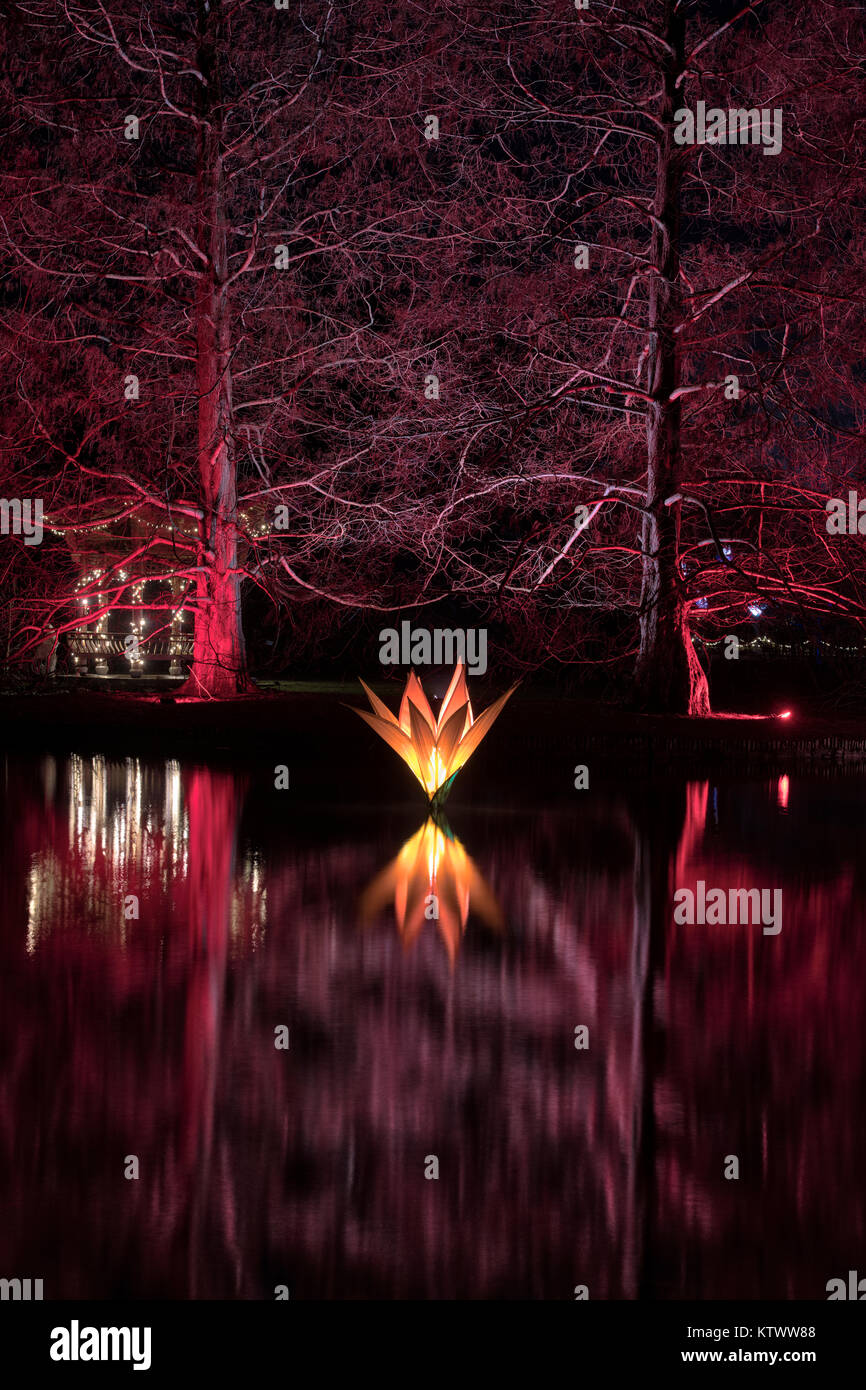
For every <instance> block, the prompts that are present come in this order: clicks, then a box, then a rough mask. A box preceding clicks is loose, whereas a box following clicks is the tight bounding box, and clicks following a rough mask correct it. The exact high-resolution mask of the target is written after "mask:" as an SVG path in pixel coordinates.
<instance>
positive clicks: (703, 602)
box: [695, 598, 707, 608]
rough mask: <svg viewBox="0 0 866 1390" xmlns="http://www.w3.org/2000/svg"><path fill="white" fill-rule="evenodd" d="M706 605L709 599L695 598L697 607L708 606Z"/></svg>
mask: <svg viewBox="0 0 866 1390" xmlns="http://www.w3.org/2000/svg"><path fill="white" fill-rule="evenodd" d="M706 606H707V600H706V599H705V598H699V599H696V600H695V608H706Z"/></svg>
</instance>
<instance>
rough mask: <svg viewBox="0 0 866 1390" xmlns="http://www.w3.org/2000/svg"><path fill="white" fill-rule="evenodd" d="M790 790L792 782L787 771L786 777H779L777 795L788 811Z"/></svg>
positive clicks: (784, 809) (782, 806)
mask: <svg viewBox="0 0 866 1390" xmlns="http://www.w3.org/2000/svg"><path fill="white" fill-rule="evenodd" d="M790 790H791V783H790V781H789V779H788V774H787V773H785V775H784V777H780V778H779V785H778V787H777V789H776V797H777V800H778V803H779V805H780V806H781V808H782V810H783V811H787V809H788V793H789V792H790Z"/></svg>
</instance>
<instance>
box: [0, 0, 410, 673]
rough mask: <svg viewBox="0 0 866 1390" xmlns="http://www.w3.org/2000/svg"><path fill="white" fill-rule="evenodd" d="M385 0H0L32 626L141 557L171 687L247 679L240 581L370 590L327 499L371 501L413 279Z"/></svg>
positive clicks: (103, 589)
mask: <svg viewBox="0 0 866 1390" xmlns="http://www.w3.org/2000/svg"><path fill="white" fill-rule="evenodd" d="M386 12H387V7H383V6H380V5H378V4H369V5H366V6H363V7H352V6H350V7H346V8H344V9H342V10H341V9H338V8H336V7H332V6H329V7H321V6H317V5H312V4H311V5H309V6H308V5H305V4H300V5H298V6H293V7H292V10H291V12H287V11H286V10H284V9H279V10H278V9H276V8H275V7H273V6H264V5H261V4H258V3H252V0H211V2H210V3H204V0H200V3H198V4H197V5H192V6H191V5H188V4H186V3H180V0H151V2H150V3H148V4H146V5H144V6H143V7H142V6H139V7H134V8H133V9H132V10H130V9H129V7H128V6H125V5H121V4H118V3H114V0H111V2H110V3H102V0H68V3H66V4H64V5H63V6H62V7H61V9H60V10H59V11H58V9H57V7H56V6H54V5H53V4H44V5H41V6H40V5H39V4H37V6H35V7H23V6H22V7H19V9H18V10H17V12H16V15H15V19H16V20H17V23H16V25H14V26H13V31H12V33H11V34H10V39H9V43H8V48H7V52H6V63H5V67H6V85H5V108H6V112H7V123H6V132H5V134H6V141H7V145H8V146H9V147H10V153H11V147H12V146H13V145H14V146H15V157H14V158H13V159H10V160H9V161H7V164H8V166H9V168H10V173H9V174H8V177H7V179H6V181H5V188H4V192H5V198H4V202H5V205H6V212H5V215H4V219H3V224H2V234H3V247H2V249H3V255H4V264H5V267H6V276H7V281H6V283H7V285H8V287H9V291H10V300H11V306H12V307H11V313H10V315H9V319H8V323H7V328H6V333H5V336H4V342H3V347H4V353H5V360H6V366H7V374H6V375H7V382H8V386H7V398H6V405H7V415H6V418H7V426H6V430H5V440H4V443H5V450H4V470H3V471H4V478H5V479H6V480H8V482H7V486H8V487H9V488H10V490H17V491H19V492H21V491H22V489H29V492H31V493H38V494H39V495H40V496H42V497H43V498H45V503H46V512H47V515H48V521H49V524H50V526H51V528H52V530H53V532H54V534H55V535H66V536H68V535H69V534H70V533H74V537H75V551H76V557H77V561H78V562H77V563H76V564H73V563H72V561H71V560H70V558H69V557H67V558H66V560H65V561H64V557H63V555H62V553H61V552H60V551H59V550H58V549H57V548H56V547H55V552H54V559H55V563H54V565H53V566H50V565H46V567H45V571H44V573H45V575H46V578H47V576H48V575H49V574H50V575H51V578H52V583H51V584H46V588H45V594H44V598H43V606H42V609H41V611H38V612H35V613H31V614H30V618H31V625H30V627H29V629H28V630H27V631H26V632H25V634H24V636H25V640H26V643H27V644H29V647H30V649H32V647H33V644H34V643H36V642H37V641H38V640H39V638H40V634H41V632H42V631H44V629H45V628H46V626H47V625H48V624H49V622H50V623H51V625H52V626H53V628H54V629H55V630H60V631H62V630H64V628H69V627H72V626H73V625H76V624H80V622H81V619H82V614H81V612H80V610H79V609H76V610H71V609H70V607H69V604H70V601H71V599H72V596H73V592H75V598H76V602H77V603H79V604H87V621H88V622H89V623H92V624H98V623H99V622H100V620H101V619H103V618H104V617H105V614H106V612H108V611H112V612H116V611H117V610H118V609H120V610H123V609H125V608H129V609H130V610H133V611H134V609H135V607H136V587H137V585H140V583H141V581H142V580H143V579H145V578H151V579H152V578H162V579H164V580H166V581H167V582H168V581H170V582H171V583H172V584H173V586H174V587H173V590H172V593H171V596H170V597H169V598H167V599H166V601H165V604H164V607H165V608H166V609H173V610H175V611H177V609H178V608H179V607H185V608H187V609H191V610H192V611H193V613H194V618H195V637H194V659H193V664H192V671H191V675H190V679H189V682H188V685H187V690H188V692H189V693H191V694H194V695H205V696H224V695H230V694H232V693H234V692H236V691H237V690H239V689H242V688H244V686H245V684H246V680H247V676H246V660H245V646H244V637H243V629H242V622H241V601H240V591H241V585H242V582H243V581H244V580H245V579H248V580H250V581H252V582H253V583H254V584H256V585H258V586H260V587H262V588H264V589H265V590H266V592H267V593H268V594H270V595H271V596H272V598H273V599H274V600H275V601H276V602H278V603H283V604H285V603H288V602H290V601H292V600H296V599H297V598H298V596H300V597H301V598H305V597H307V596H308V595H311V594H312V595H317V594H319V593H323V594H327V595H329V596H331V595H333V597H335V598H336V599H337V601H348V602H351V603H353V604H358V603H363V602H365V601H367V600H368V599H370V597H371V592H370V590H371V587H373V588H375V585H376V583H377V582H378V580H377V577H376V564H377V562H378V563H379V572H381V559H380V556H379V554H378V553H377V547H376V545H375V544H371V543H370V542H371V536H370V532H369V528H365V527H361V528H360V532H359V535H358V537H357V539H356V540H355V541H354V543H353V538H352V535H351V533H350V528H349V527H347V525H346V524H345V523H344V520H343V514H344V512H345V511H346V508H347V507H348V506H349V499H351V505H352V506H353V507H354V508H355V509H356V512H360V513H361V514H362V515H366V514H370V513H372V514H374V515H375V516H376V517H378V516H379V515H380V514H384V513H387V502H388V496H387V493H388V487H389V484H388V481H387V478H386V477H384V476H382V475H380V476H378V478H377V476H376V474H377V469H378V468H379V467H380V464H381V460H380V459H378V458H377V457H376V434H377V431H378V430H379V429H381V422H382V421H383V420H384V419H385V417H386V415H387V413H388V411H389V409H390V407H389V404H388V389H389V383H388V372H389V365H388V364H389V363H390V364H391V366H390V371H391V372H393V370H394V367H393V363H394V361H396V360H399V359H400V358H401V350H400V345H399V335H400V328H399V322H398V316H399V313H400V312H401V311H402V306H403V305H404V304H405V303H407V302H409V300H410V299H411V293H412V290H411V275H410V273H409V262H407V263H406V264H403V263H401V261H400V254H399V247H400V237H401V235H402V234H403V232H404V231H405V229H406V228H409V227H411V225H412V222H413V208H412V205H411V201H410V197H409V191H408V190H407V187H406V182H405V171H406V170H407V169H412V168H414V166H415V163H416V161H417V146H418V145H419V144H420V145H421V146H423V144H424V136H423V123H422V122H421V121H420V119H419V115H418V109H417V102H416V100H415V97H416V96H417V90H418V83H417V81H415V79H414V78H413V75H412V71H411V64H410V63H409V61H408V58H409V56H411V54H412V53H413V52H414V51H415V50H416V49H417V47H418V45H419V43H420V42H421V40H422V38H423V33H422V32H420V31H419V32H416V28H417V26H414V27H413V25H414V21H413V23H411V24H410V23H409V22H408V21H406V22H403V23H396V22H395V23H394V24H391V25H388V24H386V23H385V22H384V19H385V16H386ZM421 29H422V30H423V18H422V23H421ZM407 55H408V56H407ZM386 74H387V75H389V81H390V82H391V83H392V84H393V85H394V86H395V87H396V88H398V89H399V96H398V97H397V98H395V100H394V101H392V102H391V103H390V105H389V103H388V102H387V101H383V93H382V92H381V91H380V90H379V88H378V86H377V83H378V82H379V81H380V80H384V76H385V75H386ZM389 116H392V117H395V118H396V119H397V124H398V125H399V132H398V134H399V140H398V141H397V142H395V143H396V148H397V157H396V158H393V159H391V160H390V161H389V151H388V150H385V149H383V141H382V123H383V122H384V121H385V120H386V118H387V117H389ZM25 142H26V148H23V149H22V144H24V143H25ZM365 190H366V192H365ZM386 329H387V330H388V333H387V335H386V333H385V330H386ZM383 363H384V364H385V365H384V368H383ZM401 365H402V363H401ZM383 377H384V380H383ZM374 397H375V398H376V401H377V403H376V405H375V407H374V406H373V399H374ZM347 478H348V481H346V480H347ZM377 482H378V484H379V486H378V487H377V486H376V483H377ZM365 493H366V494H367V498H366V500H365V498H364V494H365ZM344 494H345V495H344ZM371 494H372V495H371ZM145 519H146V525H145V526H144V530H145V531H146V532H148V533H149V534H148V535H146V536H145V535H142V523H143V522H144V521H145ZM356 529H358V528H356ZM97 530H98V531H99V532H100V533H101V537H100V540H99V545H98V547H97V548H96V549H94V550H93V551H92V552H91V558H92V559H93V560H94V561H95V564H94V566H93V568H92V570H91V566H90V565H87V564H85V565H84V566H82V564H81V563H80V556H81V554H82V553H85V552H86V550H87V537H88V534H89V533H91V532H94V533H95V532H96V531H97ZM106 532H107V533H108V535H109V538H110V539H109V541H106V540H105V533H106ZM338 550H339V551H340V552H341V554H340V556H339V563H337V564H335V563H334V557H335V554H336V552H337V551H338ZM347 550H348V551H349V553H348V554H347V553H346V551H347ZM106 551H107V552H109V554H108V558H107V559H106V558H105V556H106ZM45 553H46V554H47V552H45ZM100 556H102V559H100V558H99V557H100ZM310 566H314V572H313V574H312V576H311V577H310V578H309V579H307V578H306V577H305V574H304V570H305V569H307V568H309V567H310ZM82 568H84V572H85V574H86V575H87V581H86V582H85V583H84V584H83V585H82V584H81V582H80V581H81V570H82ZM54 581H56V582H54ZM341 589H346V590H347V596H344V595H343V594H342V593H341ZM169 622H170V619H169V615H168V613H166V623H167V624H168V623H169ZM145 651H146V646H145Z"/></svg>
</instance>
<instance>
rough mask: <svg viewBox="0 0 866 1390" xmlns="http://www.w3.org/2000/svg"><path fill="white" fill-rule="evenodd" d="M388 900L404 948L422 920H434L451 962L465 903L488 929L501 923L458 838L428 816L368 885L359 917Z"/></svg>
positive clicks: (372, 913) (460, 933)
mask: <svg viewBox="0 0 866 1390" xmlns="http://www.w3.org/2000/svg"><path fill="white" fill-rule="evenodd" d="M392 898H393V901H394V914H395V916H396V918H397V927H398V929H399V932H400V936H401V938H402V940H403V944H404V946H406V947H407V948H408V947H409V946H412V945H413V944H414V942H415V941H416V940H417V938H418V936H419V935H420V933H421V929H422V928H423V926H424V923H425V922H430V921H433V922H436V923H437V925H438V927H439V932H440V935H441V936H442V939H443V940H444V942H445V945H446V947H447V950H448V957H449V960H450V961H451V962H452V963H453V961H454V957H455V955H456V954H457V948H458V946H459V945H460V941H461V938H462V936H463V932H464V931H465V929H466V922H467V919H468V917H469V908H470V905H471V907H472V910H473V912H477V913H478V916H479V917H480V918H481V919H482V921H484V922H486V924H487V925H488V926H489V927H494V928H497V929H500V928H501V927H502V926H503V920H502V913H501V912H500V910H499V904H498V903H497V901H496V899H495V897H494V896H493V893H492V892H491V890H490V888H489V887H488V885H487V884H486V883H485V881H484V879H483V878H482V876H481V874H480V873H479V871H478V869H477V868H476V867H475V865H474V864H473V862H472V860H471V859H470V858H469V855H468V854H467V853H466V851H465V849H464V848H463V846H462V845H461V843H460V841H459V840H457V839H455V837H454V835H453V834H452V833H451V831H450V830H449V829H448V827H447V825H444V824H442V822H441V821H436V820H433V818H432V817H430V818H428V819H427V821H425V823H424V825H422V826H421V829H420V830H418V831H417V832H416V833H415V834H414V835H413V836H412V838H411V839H409V840H407V841H406V843H405V845H404V846H403V848H402V849H401V850H400V853H399V854H398V855H397V857H396V859H393V860H392V861H391V863H390V864H389V865H388V867H387V868H386V869H383V870H382V872H381V873H380V874H379V875H377V877H376V878H375V879H374V880H373V882H372V883H371V884H370V886H369V888H368V889H367V891H366V892H365V894H364V896H363V897H362V899H361V917H362V920H364V921H370V920H371V918H373V917H376V916H377V915H378V914H379V913H380V912H381V911H382V909H383V908H384V907H385V905H386V904H387V903H388V902H389V901H390V900H391V899H392Z"/></svg>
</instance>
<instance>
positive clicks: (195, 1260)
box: [0, 757, 866, 1299]
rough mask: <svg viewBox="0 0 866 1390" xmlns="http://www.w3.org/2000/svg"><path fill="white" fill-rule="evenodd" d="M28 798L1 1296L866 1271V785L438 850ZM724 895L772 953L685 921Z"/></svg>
mask: <svg viewBox="0 0 866 1390" xmlns="http://www.w3.org/2000/svg"><path fill="white" fill-rule="evenodd" d="M4 777H5V786H4V791H5V796H4V803H3V804H4V811H3V815H4V826H3V837H2V850H0V856H2V875H0V891H2V908H3V911H2V924H0V1201H2V1212H3V1219H2V1222H0V1276H3V1277H10V1278H11V1277H22V1278H24V1277H33V1278H36V1277H41V1278H43V1280H44V1287H45V1297H46V1298H48V1297H61V1298H76V1299H77V1298H104V1297H114V1296H130V1297H172V1298H213V1297H230V1298H269V1299H270V1298H273V1297H274V1290H275V1287H276V1286H277V1285H286V1286H288V1289H289V1290H290V1295H291V1297H292V1298H293V1299H305V1298H365V1297H385V1298H416V1297H419V1298H437V1299H438V1298H455V1297H457V1298H485V1299H489V1298H513V1297H521V1298H533V1299H535V1298H539V1299H540V1298H544V1299H573V1298H574V1290H575V1287H576V1286H578V1285H585V1286H586V1288H587V1289H588V1292H589V1297H590V1298H591V1299H605V1298H636V1297H649V1298H684V1297H697V1298H707V1299H712V1298H725V1297H735V1298H740V1297H744V1298H819V1299H823V1298H825V1297H826V1293H825V1286H826V1283H827V1281H828V1280H829V1279H831V1278H834V1277H837V1276H845V1275H846V1274H847V1271H848V1270H849V1269H852V1268H859V1269H861V1271H863V1272H866V1264H864V1261H866V1240H864V1235H866V1229H864V1228H866V1202H864V1172H866V1121H864V1080H866V1066H864V1053H863V1048H862V1037H863V1018H864V1004H866V931H864V925H866V924H864V903H866V894H864V889H866V858H864V854H863V844H864V810H866V783H864V781H863V780H862V779H854V778H850V779H846V778H835V779H830V778H826V779H823V780H821V779H818V778H814V779H809V778H805V777H800V776H798V775H793V774H792V775H791V776H790V777H783V778H779V777H774V778H772V779H770V778H768V777H762V778H761V779H759V780H753V781H743V782H739V783H734V782H729V781H725V782H721V783H719V782H713V781H706V780H701V781H693V782H689V783H686V782H678V781H677V780H676V779H675V778H673V777H671V778H669V779H666V780H665V781H664V783H663V784H657V785H652V786H646V785H638V784H636V783H635V784H632V783H630V782H629V781H628V780H627V779H625V778H623V779H622V781H621V784H618V785H614V786H611V787H607V788H605V789H602V788H600V787H595V786H593V788H592V789H591V790H589V791H583V792H577V791H576V792H575V793H574V796H573V798H572V799H571V800H570V801H568V802H565V803H563V804H561V805H559V806H557V807H548V808H545V807H543V806H533V807H516V806H515V807H514V808H512V809H509V808H508V807H503V806H501V805H499V806H496V807H484V806H477V805H476V806H472V805H470V804H467V805H463V806H461V805H460V803H459V801H457V800H455V804H454V805H453V806H452V807H450V821H451V833H450V836H449V834H448V832H447V831H444V830H442V829H440V828H437V827H436V826H435V825H433V824H432V823H429V824H428V825H426V826H425V825H424V822H423V814H421V813H420V811H419V810H418V808H417V807H415V806H413V805H410V804H407V805H401V806H394V805H390V806H379V807H377V806H376V805H375V804H370V805H368V806H365V807H359V808H354V809H349V808H343V809H341V808H339V807H333V808H330V809H329V808H328V807H326V806H322V805H319V806H316V807H310V808H308V809H307V810H305V809H304V808H303V806H299V805H298V804H297V799H295V800H293V799H292V794H291V793H290V792H289V793H279V792H276V791H274V790H273V788H272V785H269V784H268V783H267V780H266V779H265V778H264V777H258V775H256V774H252V773H250V772H246V773H244V774H237V773H235V772H233V771H231V770H227V769H225V768H220V767H204V766H201V765H194V764H189V765H187V764H181V763H177V762H173V761H162V762H147V761H139V760H134V759H130V760H123V759H118V760H111V759H104V758H100V757H69V758H66V759H64V758H59V757H57V758H55V757H45V758H33V759H25V758H20V759H16V758H11V757H10V758H9V759H7V760H6V762H5V772H4ZM698 881H702V882H704V883H705V884H706V885H707V890H708V891H709V889H710V888H712V887H720V888H723V889H726V890H727V889H729V888H747V889H751V888H759V889H760V888H767V889H781V890H782V894H783V899H782V901H783V919H782V929H781V931H779V932H778V933H777V934H772V935H771V934H767V933H765V932H764V930H763V928H762V926H761V924H760V923H757V924H754V925H753V924H751V923H749V922H745V923H742V924H734V925H731V924H728V925H721V924H715V925H702V924H700V923H696V924H694V925H687V924H685V925H684V924H680V923H677V922H676V921H675V920H674V909H673V903H674V893H675V891H676V890H677V889H679V888H685V887H690V888H693V889H694V888H695V887H696V884H697V883H698ZM133 899H134V900H133ZM437 910H438V920H437V918H436V915H435V913H436V911H437ZM136 912H137V915H135V914H136ZM281 1028H282V1029H287V1030H288V1035H287V1036H288V1047H287V1048H278V1047H276V1046H275V1041H277V1040H285V1034H283V1035H282V1036H281V1035H280V1034H279V1033H278V1031H277V1030H279V1029H281ZM579 1028H585V1029H586V1030H588V1031H587V1033H586V1034H582V1033H577V1034H576V1032H575V1030H576V1029H579ZM576 1041H578V1042H580V1041H586V1042H588V1046H586V1047H582V1048H578V1047H576V1046H575V1042H576ZM131 1156H135V1158H137V1160H138V1171H139V1176H138V1178H137V1179H134V1178H127V1177H126V1176H125V1169H126V1170H129V1169H130V1168H131V1166H132V1165H131V1164H130V1162H129V1160H130V1157H131ZM730 1156H734V1157H736V1158H737V1159H738V1162H739V1177H738V1178H736V1179H734V1178H731V1177H726V1175H725V1174H726V1168H727V1169H728V1170H729V1171H730V1169H731V1163H730ZM434 1160H435V1162H434ZM437 1163H438V1178H433V1177H428V1176H425V1173H432V1172H433V1171H434V1170H435V1168H436V1165H437Z"/></svg>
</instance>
